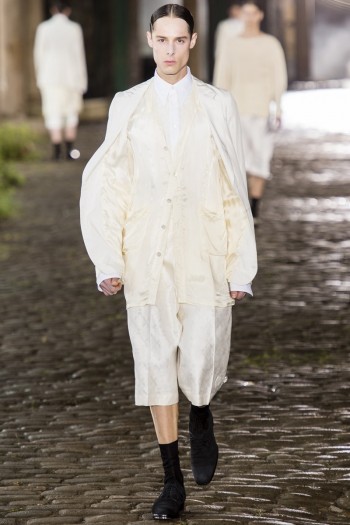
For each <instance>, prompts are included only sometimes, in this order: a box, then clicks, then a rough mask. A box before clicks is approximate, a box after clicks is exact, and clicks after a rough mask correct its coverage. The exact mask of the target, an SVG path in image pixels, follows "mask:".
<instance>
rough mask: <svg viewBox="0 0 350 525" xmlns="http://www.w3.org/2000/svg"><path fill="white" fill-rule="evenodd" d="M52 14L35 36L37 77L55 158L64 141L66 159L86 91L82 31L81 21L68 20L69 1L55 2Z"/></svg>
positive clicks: (75, 134) (69, 156)
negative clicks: (78, 22)
mask: <svg viewBox="0 0 350 525" xmlns="http://www.w3.org/2000/svg"><path fill="white" fill-rule="evenodd" d="M51 13H52V17H51V19H50V20H47V21H45V22H42V23H41V24H39V26H38V28H37V31H36V35H35V43H34V65H35V72H36V80H37V85H38V88H39V89H40V93H41V99H42V111H43V115H44V119H45V126H46V128H47V129H48V131H49V134H50V138H51V142H52V145H53V159H54V160H59V159H60V158H61V155H62V151H61V148H62V142H63V140H65V143H66V158H67V159H68V160H71V158H72V157H71V151H72V149H73V143H74V140H75V139H76V136H77V126H78V115H79V112H80V110H81V108H82V101H83V93H85V92H86V90H87V73H86V62H85V52H84V40H83V32H82V29H81V27H80V25H79V24H77V23H75V22H72V21H71V20H69V18H68V17H69V15H70V13H71V9H70V7H69V4H68V3H67V2H65V1H60V0H59V1H53V2H52V3H51Z"/></svg>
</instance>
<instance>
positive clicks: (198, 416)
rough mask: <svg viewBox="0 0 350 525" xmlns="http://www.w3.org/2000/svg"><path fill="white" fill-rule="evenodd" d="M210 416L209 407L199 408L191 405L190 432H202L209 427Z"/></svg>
mask: <svg viewBox="0 0 350 525" xmlns="http://www.w3.org/2000/svg"><path fill="white" fill-rule="evenodd" d="M209 416H210V407H209V405H204V406H202V407H197V406H196V405H192V404H191V411H190V431H191V432H194V433H196V432H202V431H203V430H206V428H207V427H208V420H209Z"/></svg>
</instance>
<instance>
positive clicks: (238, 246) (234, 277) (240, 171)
mask: <svg viewBox="0 0 350 525" xmlns="http://www.w3.org/2000/svg"><path fill="white" fill-rule="evenodd" d="M226 95H227V99H226V101H227V108H226V118H227V125H228V130H229V135H230V143H231V148H232V153H231V154H232V155H234V154H235V155H236V156H237V160H238V163H237V169H236V173H235V181H236V185H235V188H234V189H236V190H237V191H236V192H233V191H232V185H231V184H230V183H229V181H228V179H227V177H225V178H224V179H223V181H222V184H223V186H222V191H223V195H224V209H225V217H226V223H227V229H228V235H229V241H228V257H227V279H228V281H229V282H230V283H236V284H241V285H246V284H249V283H251V282H252V280H253V278H254V277H255V275H256V272H257V253H256V243H255V232H254V223H253V218H252V214H251V209H250V204H249V198H248V189H247V178H246V172H245V165H244V153H243V145H242V132H241V125H240V120H239V116H238V111H237V107H236V104H235V101H234V99H233V97H232V96H231V95H230V94H229V93H227V94H226Z"/></svg>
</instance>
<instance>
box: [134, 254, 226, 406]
mask: <svg viewBox="0 0 350 525" xmlns="http://www.w3.org/2000/svg"><path fill="white" fill-rule="evenodd" d="M127 316H128V329H129V335H130V339H131V345H132V350H133V357H134V365H135V403H136V405H146V406H152V405H173V404H175V403H177V402H178V400H179V388H180V389H181V390H182V392H183V393H184V394H185V396H186V397H187V398H188V400H189V401H190V402H191V403H192V404H194V405H196V406H202V405H208V404H209V402H210V400H211V399H212V398H213V396H214V395H215V394H216V392H217V391H218V390H219V389H220V387H221V386H222V385H223V383H225V382H226V380H227V378H226V372H227V364H228V360H229V354H230V343H231V325H232V307H231V306H227V307H215V306H205V305H204V306H203V305H192V304H184V303H178V301H177V294H176V288H175V285H174V276H173V268H172V265H171V264H170V263H169V262H167V261H166V260H165V261H164V265H163V269H162V273H161V278H160V283H159V288H158V294H157V299H156V304H155V305H146V306H136V307H130V308H128V310H127Z"/></svg>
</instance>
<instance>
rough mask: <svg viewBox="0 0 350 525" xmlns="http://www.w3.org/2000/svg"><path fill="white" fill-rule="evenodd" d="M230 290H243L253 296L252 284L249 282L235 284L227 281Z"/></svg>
mask: <svg viewBox="0 0 350 525" xmlns="http://www.w3.org/2000/svg"><path fill="white" fill-rule="evenodd" d="M228 285H229V288H230V292H245V293H249V295H251V296H252V297H253V291H252V285H251V284H236V283H228Z"/></svg>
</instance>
